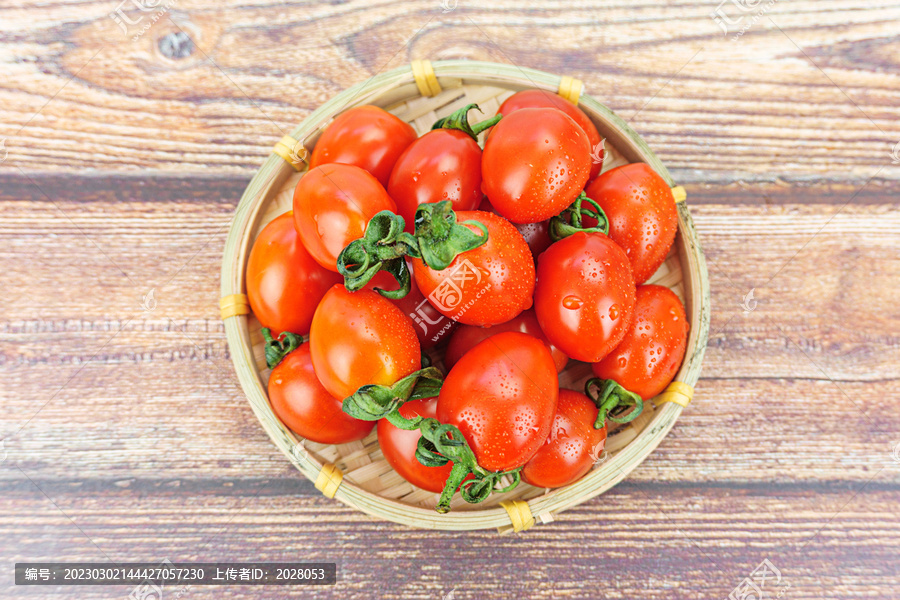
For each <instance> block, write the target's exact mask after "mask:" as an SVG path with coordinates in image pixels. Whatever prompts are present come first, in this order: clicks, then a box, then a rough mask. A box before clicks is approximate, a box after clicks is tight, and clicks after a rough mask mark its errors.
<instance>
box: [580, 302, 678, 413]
mask: <svg viewBox="0 0 900 600" xmlns="http://www.w3.org/2000/svg"><path fill="white" fill-rule="evenodd" d="M689 328H690V326H689V324H688V321H687V315H686V314H685V312H684V305H683V304H682V303H681V300H679V299H678V296H676V295H675V292H673V291H672V290H670V289H669V288H665V287H662V286H659V285H640V286H638V288H637V302H636V303H635V306H634V321H633V322H632V324H631V327H630V328H629V330H628V333H626V334H625V338H624V339H623V340H622V343H620V344H619V345H618V346H616V348H615V350H613V351H612V352H611V353H610V354H609V355H608V356H607V357H606V358H604V359H603V360H602V361H600V362H598V363H594V365H593V366H592V367H591V368H592V370H593V371H594V374H595V375H597V377H601V378H603V379H612V380H614V381H616V382H617V383H618V384H619V385H621V386H622V387H624V388H625V389H627V390H629V391H632V392H634V393H635V394H637V395H639V396H640V397H641V398H643V399H644V400H649V399H650V398H653V397H654V396H656V395H658V394H660V393H661V392H662V391H663V390H664V389H666V386H668V385H669V383H671V382H672V379H673V378H674V377H675V375H676V374H677V373H678V369H679V368H680V367H681V361H682V360H684V352H685V348H686V347H687V335H688V329H689Z"/></svg>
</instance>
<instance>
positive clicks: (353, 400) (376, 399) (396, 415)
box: [344, 367, 444, 429]
mask: <svg viewBox="0 0 900 600" xmlns="http://www.w3.org/2000/svg"><path fill="white" fill-rule="evenodd" d="M443 382H444V376H443V374H442V373H441V372H440V370H439V369H438V368H437V367H426V368H424V369H420V370H418V371H416V372H414V373H410V374H409V375H407V376H406V377H404V378H403V379H401V380H399V381H397V382H396V383H395V384H394V385H391V386H386V385H364V386H362V387H360V388H359V389H358V390H356V391H355V392H354V393H353V394H351V395H350V396H347V397H346V398H344V412H345V413H347V414H348V415H350V416H351V417H353V418H355V419H360V420H362V421H377V420H378V419H384V418H387V419H388V420H390V421H391V423H393V424H394V425H397V427H400V428H401V429H414V428H415V426H410V427H402V426H401V425H399V424H398V423H401V422H403V421H401V420H403V417H401V416H400V412H399V409H400V407H401V406H402V405H403V404H404V403H405V402H407V401H409V400H421V399H423V398H434V397H435V396H437V394H438V392H439V391H440V390H441V384H442V383H443ZM395 419H396V420H397V422H396V423H395Z"/></svg>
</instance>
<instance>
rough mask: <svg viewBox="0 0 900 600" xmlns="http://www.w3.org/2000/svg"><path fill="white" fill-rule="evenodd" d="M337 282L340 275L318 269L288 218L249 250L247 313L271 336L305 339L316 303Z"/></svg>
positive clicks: (274, 224)
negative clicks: (287, 335) (248, 309)
mask: <svg viewBox="0 0 900 600" xmlns="http://www.w3.org/2000/svg"><path fill="white" fill-rule="evenodd" d="M340 281H342V279H341V277H340V275H338V274H337V273H332V272H331V271H329V270H327V269H323V268H322V267H321V266H319V263H317V262H316V261H315V260H313V257H312V256H310V254H309V252H307V251H306V248H304V247H303V244H302V243H300V238H299V237H298V236H297V230H296V229H295V228H294V216H293V215H292V214H291V213H287V214H284V215H281V216H280V217H276V218H275V219H274V220H273V221H272V222H271V223H269V224H268V225H266V226H265V227H264V228H263V230H262V231H261V232H260V234H259V236H258V237H257V238H256V241H255V242H254V243H253V248H252V249H251V250H250V258H249V259H248V261H247V297H248V298H249V299H250V308H251V309H253V314H254V315H256V318H257V319H259V322H260V323H261V324H262V326H263V327H268V328H269V329H271V330H272V331H273V332H274V334H275V335H278V334H280V333H281V332H282V331H290V332H291V333H296V334H298V335H306V334H307V333H309V326H310V324H311V323H312V317H313V313H314V312H316V307H317V306H318V305H319V300H321V299H322V296H324V295H325V292H327V291H328V289H329V288H330V287H331V286H333V285H334V284H336V283H339V282H340Z"/></svg>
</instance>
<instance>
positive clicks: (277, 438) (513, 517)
mask: <svg viewBox="0 0 900 600" xmlns="http://www.w3.org/2000/svg"><path fill="white" fill-rule="evenodd" d="M426 67H427V69H428V70H431V69H433V71H432V72H433V73H435V74H436V77H435V80H436V82H437V85H435V81H431V82H428V81H424V82H423V81H421V77H423V75H422V72H423V71H422V69H423V67H422V66H421V65H418V67H417V66H414V67H413V68H412V69H398V70H396V71H393V72H391V73H386V74H383V75H380V76H376V77H375V78H373V79H372V80H370V81H369V82H367V83H366V84H364V85H362V86H357V88H352V89H350V90H347V91H346V92H344V93H342V94H340V95H339V96H337V97H336V98H335V99H333V100H331V101H330V102H328V103H326V105H323V107H321V108H320V109H318V110H317V111H315V112H314V113H313V114H312V115H311V116H310V117H308V118H307V119H306V120H305V121H304V122H303V124H301V126H300V127H298V129H297V130H296V131H295V132H294V133H293V134H292V136H291V137H293V139H294V140H296V141H297V142H298V143H296V144H295V147H294V148H291V150H292V151H293V160H291V156H290V155H289V156H285V154H290V153H289V152H288V151H287V148H288V144H289V143H290V140H289V138H286V140H287V142H288V144H286V143H285V141H286V140H282V141H280V142H279V146H280V151H279V152H278V153H277V154H273V156H272V157H271V158H270V159H269V160H268V161H267V162H266V164H265V165H264V166H263V168H262V169H261V170H260V172H259V173H258V174H257V175H256V177H255V178H254V180H253V181H252V182H251V184H250V186H249V187H248V189H247V192H245V195H244V198H243V199H242V200H241V204H240V205H239V207H238V210H237V212H236V215H235V220H234V223H233V225H232V231H231V233H230V235H229V239H228V242H227V246H226V251H225V257H224V259H223V272H222V296H223V297H226V296H233V295H235V294H242V293H244V292H245V289H244V285H243V280H244V273H245V266H246V259H247V255H248V253H249V248H250V247H251V246H252V243H253V241H254V240H255V239H256V236H257V235H258V234H259V232H260V231H261V230H262V228H263V227H265V226H266V225H267V224H268V223H269V222H270V221H271V220H272V219H274V218H275V217H277V216H279V215H281V214H283V213H285V212H287V211H288V210H290V209H291V204H292V198H293V191H294V188H295V187H296V184H297V181H299V179H300V178H301V177H302V176H303V174H304V172H305V168H304V165H303V163H302V161H298V160H297V158H299V157H302V156H304V155H305V152H304V151H308V150H311V149H312V147H313V146H314V144H315V140H316V139H317V137H318V135H319V133H320V132H321V131H322V129H324V127H326V126H327V124H328V123H329V122H330V120H331V118H333V116H334V115H335V114H337V113H339V112H341V111H343V110H346V109H347V108H351V107H352V106H358V105H361V104H376V105H379V106H382V107H383V108H385V109H386V110H388V111H389V112H391V113H393V114H395V115H396V116H397V117H399V118H401V119H403V120H404V121H407V122H408V123H410V124H411V125H412V126H413V127H414V128H415V129H416V131H417V132H418V133H419V134H422V133H424V132H426V131H428V130H429V129H430V128H431V125H432V124H433V123H434V122H435V121H436V120H437V119H439V118H441V117H445V116H447V115H449V114H451V113H453V112H455V111H456V110H458V109H460V108H462V107H464V106H466V105H467V104H478V105H479V107H481V109H482V111H483V112H482V113H478V112H477V111H472V112H471V113H470V119H471V121H472V122H478V121H480V120H481V119H484V118H489V117H490V116H492V115H493V114H495V113H496V111H497V109H498V108H499V106H500V104H501V103H502V102H503V101H504V100H505V99H506V98H507V97H508V96H510V95H511V94H512V93H514V92H515V91H518V90H520V89H526V88H533V87H540V88H545V89H548V90H550V91H553V92H556V91H558V90H559V87H558V86H559V85H560V84H562V85H564V86H565V89H566V90H568V93H569V94H572V93H577V91H580V89H581V84H580V82H578V81H577V80H572V79H571V78H562V79H561V78H559V77H557V76H553V75H549V74H546V73H541V72H538V71H527V70H521V69H518V68H515V67H510V66H507V65H493V64H490V63H471V62H447V63H436V64H435V65H434V66H433V67H432V66H431V65H430V64H429V65H426ZM414 72H415V73H417V74H419V76H420V81H419V82H418V83H417V82H416V79H415V77H414V76H413V75H414ZM423 90H424V91H427V92H428V93H433V95H432V96H424V95H422V92H423ZM572 90H576V92H573V91H572ZM579 105H580V107H581V108H582V109H583V110H585V112H587V113H588V115H589V116H591V118H592V119H593V120H594V121H595V123H596V124H597V126H598V129H599V131H600V133H601V135H602V136H603V137H605V138H606V140H607V142H606V158H605V160H604V165H603V170H604V171H606V170H609V169H611V168H613V167H616V166H619V165H622V164H627V163H629V162H635V161H643V162H647V163H648V164H650V165H651V166H653V167H654V169H656V170H657V172H659V173H660V174H661V175H662V176H663V177H664V178H665V179H666V180H667V181H669V182H670V185H671V178H670V177H669V175H668V172H666V171H665V167H663V166H662V164H661V163H659V161H658V160H657V159H656V157H655V156H654V155H653V154H652V152H650V151H649V149H648V148H647V147H646V145H645V144H644V143H643V142H642V141H641V140H640V138H639V137H638V136H637V134H635V133H634V132H632V131H631V130H630V128H628V127H627V125H625V124H624V123H622V122H621V120H619V119H618V118H617V117H615V116H614V115H612V113H610V112H609V111H608V110H607V109H605V108H604V107H602V106H601V105H599V104H598V103H597V102H596V101H594V100H593V99H590V98H589V97H586V96H582V97H581V99H580V102H579ZM301 145H302V146H301ZM298 168H299V169H300V171H299V172H298V171H297V169H298ZM650 283H655V284H658V285H664V286H666V287H669V288H671V289H672V290H673V291H674V292H675V293H676V294H677V295H678V296H679V297H680V298H681V299H682V301H683V302H684V303H685V308H686V310H687V314H688V318H689V320H690V322H691V334H690V337H689V340H688V350H687V353H686V356H685V361H684V365H683V366H682V368H681V371H680V372H679V373H678V375H677V376H676V381H679V382H682V384H683V385H682V387H681V388H679V390H681V393H680V394H673V396H675V395H677V396H678V398H679V400H675V401H673V402H666V403H663V404H659V405H658V406H654V403H653V402H648V403H646V404H645V410H644V413H643V414H642V415H641V416H640V417H638V418H637V419H636V420H635V421H633V422H631V423H628V424H627V425H623V426H616V425H614V424H613V423H610V425H611V426H612V427H615V428H611V430H610V435H609V439H608V441H607V444H606V450H605V453H603V454H602V455H601V459H600V460H599V461H598V464H596V465H595V466H594V468H593V470H592V471H591V472H590V473H588V475H586V476H585V477H584V478H583V479H582V480H580V481H578V482H576V483H575V484H572V485H570V486H567V487H565V488H561V489H558V490H544V489H538V488H534V487H532V486H530V485H527V484H525V483H524V482H523V483H521V484H520V485H519V486H518V487H517V488H516V489H515V490H513V491H511V492H508V493H505V494H494V495H492V496H491V497H490V498H489V499H488V500H486V501H485V502H483V503H481V504H477V505H470V504H467V503H465V502H464V501H462V499H461V498H459V496H457V497H456V498H455V499H454V501H453V505H452V507H453V510H452V511H451V512H450V513H449V514H447V515H438V514H437V513H435V512H434V510H433V507H434V506H435V504H436V501H437V496H438V495H437V494H434V493H431V492H427V491H424V490H421V489H418V488H415V487H413V486H412V485H411V484H409V483H408V482H406V481H405V480H404V479H403V478H401V477H400V475H398V474H397V473H396V472H395V471H394V470H393V469H392V468H391V467H390V466H389V465H388V463H387V462H386V461H385V460H384V457H383V455H382V453H381V450H380V448H379V446H378V441H377V439H376V435H375V431H374V430H373V432H372V433H371V434H370V435H369V436H368V437H367V438H366V439H364V440H362V441H359V442H353V443H349V444H341V445H323V444H317V443H314V442H309V441H303V440H300V439H298V438H297V436H295V435H294V434H293V433H292V432H290V431H289V430H288V429H287V428H285V427H284V426H283V425H282V424H281V423H280V422H279V421H278V419H277V417H275V415H274V414H273V413H272V410H271V407H270V406H269V404H268V399H267V398H266V394H265V386H266V382H267V381H268V377H269V369H267V367H266V364H265V356H264V340H263V338H262V334H261V332H260V324H259V322H258V321H257V320H256V318H255V317H254V316H253V315H252V314H249V315H242V314H238V313H239V312H240V311H238V312H237V313H236V312H235V311H233V310H232V311H231V313H230V314H229V317H230V318H228V319H226V333H227V335H228V340H229V346H230V348H231V350H232V354H233V359H234V362H235V366H236V369H237V372H238V376H239V378H240V379H241V383H242V386H243V388H244V391H245V392H246V393H247V396H248V399H249V401H250V404H251V406H252V408H253V410H254V412H255V414H256V416H257V417H258V418H259V420H260V422H261V423H262V425H263V427H264V428H265V429H266V431H267V432H268V433H269V435H270V436H271V437H272V439H273V441H274V442H275V443H276V445H278V446H279V448H281V449H282V451H284V452H285V454H286V455H287V456H288V457H289V458H290V459H291V460H292V461H293V462H294V463H295V465H296V466H297V468H298V469H299V470H301V471H302V472H303V473H304V474H305V475H306V476H307V477H309V478H310V479H311V480H312V481H314V482H316V481H317V480H319V481H322V467H323V465H334V467H336V468H337V469H339V471H340V472H341V473H342V474H343V479H342V480H341V479H340V477H338V479H337V483H336V484H335V483H334V482H333V481H332V479H333V478H332V479H329V480H328V481H327V482H326V483H325V484H323V486H324V487H326V488H327V489H328V491H329V492H330V493H329V494H328V495H329V496H334V497H336V498H337V499H339V500H341V501H343V502H346V503H348V504H350V505H352V506H355V507H357V508H359V509H360V510H362V511H364V512H366V513H369V514H372V515H376V516H379V517H381V518H386V519H389V520H392V521H396V522H400V523H406V524H410V525H416V526H420V527H432V528H439V529H454V530H459V529H481V528H487V527H497V528H499V529H500V530H501V532H505V531H510V530H516V531H518V530H522V529H527V527H529V526H530V525H531V524H533V523H535V522H537V523H541V522H544V523H546V522H549V521H552V520H553V519H554V515H555V514H556V513H558V512H559V511H561V510H564V509H565V508H568V507H570V506H573V505H575V504H578V503H580V502H582V501H584V500H587V499H589V498H591V497H593V496H595V495H597V494H599V493H602V492H603V491H605V490H607V489H609V488H610V487H612V486H613V485H615V483H617V482H618V481H620V480H621V479H623V478H624V477H625V476H626V475H627V474H628V472H630V471H631V470H632V469H633V468H634V467H636V466H637V465H638V464H639V463H640V462H641V461H642V460H643V459H644V458H645V457H646V456H647V455H648V454H649V453H650V452H651V451H652V450H653V448H655V447H656V445H657V444H658V443H659V442H660V441H661V440H662V438H663V437H664V436H665V435H666V433H667V432H668V431H669V429H670V428H671V427H672V425H673V424H674V422H675V419H676V418H677V417H678V415H679V414H680V413H681V411H682V410H683V407H682V406H680V405H679V404H677V403H676V402H682V403H685V402H684V400H685V398H687V400H688V401H689V400H690V396H689V394H690V393H691V392H692V387H691V386H693V385H694V384H695V383H696V380H697V377H698V376H699V370H700V362H701V360H702V355H703V351H704V349H705V346H706V336H707V331H708V324H709V290H708V284H707V281H706V268H705V263H704V262H703V256H702V253H701V252H700V249H699V244H698V242H697V238H696V233H695V231H694V229H693V224H692V223H691V221H690V215H689V213H688V210H687V207H686V206H685V204H684V203H683V202H680V203H679V234H678V236H677V237H676V241H675V246H674V247H673V250H672V252H671V253H670V254H669V256H668V257H667V259H666V261H665V263H664V264H663V265H662V267H660V269H659V270H658V271H657V272H656V273H655V274H654V276H653V277H652V278H651V280H650ZM438 366H441V365H440V362H438ZM589 376H590V365H587V364H584V363H578V362H575V361H571V362H570V364H569V366H568V367H567V368H566V370H565V371H563V373H561V374H560V385H561V386H562V387H567V388H571V389H581V388H582V387H583V384H584V382H585V380H586V379H587V378H588V377H589ZM685 390H687V392H685ZM686 394H688V395H686ZM673 400H674V398H673ZM330 472H331V467H329V469H328V473H330ZM326 479H328V478H326ZM320 489H321V488H320ZM514 500H519V501H527V503H526V502H512V501H514ZM501 503H502V506H501Z"/></svg>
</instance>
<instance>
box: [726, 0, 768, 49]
mask: <svg viewBox="0 0 900 600" xmlns="http://www.w3.org/2000/svg"><path fill="white" fill-rule="evenodd" d="M776 2H778V0H769V1H768V2H767V3H766V4H763V0H722V2H720V3H719V6H717V7H716V9H715V10H714V11H712V12H711V13H709V16H710V17H711V18H712V20H713V21H714V22H715V24H716V25H718V26H719V27H720V28H721V29H722V31H723V32H724V33H725V35H726V36H728V35H729V34H731V33H732V32H734V35H733V36H732V38H731V41H735V40H738V39H740V37H741V36H742V35H744V34H745V33H746V32H747V31H749V30H750V28H751V27H753V26H754V25H755V24H756V23H757V21H759V20H760V19H761V18H762V17H763V16H764V15H765V14H766V13H767V12H769V11H770V10H771V9H772V7H773V6H775V3H776Z"/></svg>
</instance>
